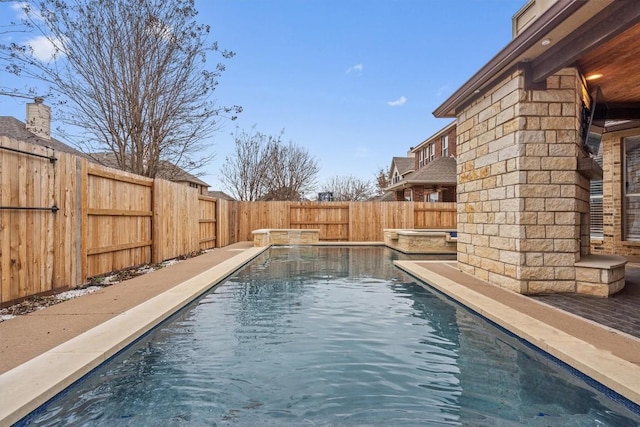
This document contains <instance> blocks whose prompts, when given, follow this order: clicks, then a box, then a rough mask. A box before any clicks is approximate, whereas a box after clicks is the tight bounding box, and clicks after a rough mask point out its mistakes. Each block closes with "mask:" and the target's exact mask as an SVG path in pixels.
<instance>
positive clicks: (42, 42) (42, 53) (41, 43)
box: [27, 36, 60, 61]
mask: <svg viewBox="0 0 640 427" xmlns="http://www.w3.org/2000/svg"><path fill="white" fill-rule="evenodd" d="M27 44H28V45H29V46H31V49H33V56H34V57H35V58H37V59H39V60H40V61H50V60H52V59H55V57H56V56H57V55H58V54H59V53H60V52H59V51H58V50H57V49H56V47H55V46H54V45H53V43H52V42H51V40H49V39H48V38H46V37H45V36H38V37H34V38H32V39H29V40H27Z"/></svg>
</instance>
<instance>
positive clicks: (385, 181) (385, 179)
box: [375, 167, 391, 196]
mask: <svg viewBox="0 0 640 427" xmlns="http://www.w3.org/2000/svg"><path fill="white" fill-rule="evenodd" d="M375 178H376V182H375V184H376V185H375V192H376V195H377V196H382V195H383V194H384V193H385V191H386V190H385V189H386V188H387V187H388V186H390V185H391V170H390V169H386V170H385V169H384V168H382V167H380V168H378V170H377V171H376V173H375Z"/></svg>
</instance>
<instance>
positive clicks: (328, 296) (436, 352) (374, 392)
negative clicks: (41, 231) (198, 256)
mask: <svg viewBox="0 0 640 427" xmlns="http://www.w3.org/2000/svg"><path fill="white" fill-rule="evenodd" d="M399 258H405V256H403V255H401V254H399V253H397V252H394V251H392V250H390V249H387V248H382V247H368V248H363V247H299V248H272V249H270V250H268V251H267V252H265V253H264V254H262V255H261V256H259V257H258V258H257V259H256V260H254V261H253V262H252V263H251V264H249V265H247V266H246V267H244V268H243V269H242V270H240V271H239V272H238V273H237V274H235V275H233V276H232V277H230V278H229V279H228V280H226V281H225V282H223V284H222V285H220V286H218V287H216V288H215V289H214V290H213V291H211V292H210V293H208V294H207V295H205V296H204V297H202V298H201V299H200V300H198V301H196V302H194V303H193V304H192V305H190V306H188V307H187V308H186V309H185V310H183V311H181V312H180V313H178V314H177V315H176V316H174V317H173V318H171V319H170V321H168V322H166V323H165V324H163V325H162V327H160V328H158V329H156V330H154V331H153V332H152V333H150V334H148V335H147V336H146V337H145V338H143V339H141V340H140V341H138V342H137V343H136V344H135V345H133V346H132V347H130V348H129V349H127V350H126V351H124V352H122V353H121V354H119V355H118V356H116V357H114V358H112V359H111V360H110V361H109V362H108V363H106V364H104V365H102V366H101V367H99V368H98V369H96V370H95V371H94V372H92V373H91V374H90V375H89V376H87V377H86V378H85V379H83V380H82V381H80V382H78V383H77V384H75V385H74V386H72V387H71V388H70V389H68V390H67V391H66V392H64V393H62V394H61V395H60V396H58V397H56V398H54V399H53V400H52V401H50V402H49V403H48V404H47V405H46V406H45V407H43V408H41V409H40V410H38V411H37V412H36V413H34V414H32V415H31V416H29V417H28V418H27V419H25V420H23V422H22V424H23V425H55V426H59V425H73V426H77V425H90V426H100V425H105V426H107V425H109V426H110V425H131V426H133V425H135V426H140V425H145V426H148V425H158V426H160V425H162V426H171V425H175V426H181V425H196V426H200V425H218V426H220V425H233V426H245V425H247V426H257V425H260V426H263V425H278V426H280V425H296V426H298V425H300V426H305V425H309V426H316V425H324V426H326V425H384V426H401V425H429V426H431V425H474V426H513V425H527V426H529V425H534V426H538V425H539V426H558V425H562V426H566V425H574V426H584V425H598V426H630V425H638V423H639V420H640V418H639V416H638V415H637V414H635V413H633V412H631V411H630V410H628V409H626V408H625V407H624V406H622V405H618V404H617V403H616V402H615V401H613V400H612V399H609V398H608V397H607V396H605V395H603V394H601V393H599V392H597V391H596V390H595V389H593V388H591V387H589V386H588V385H587V384H586V383H584V382H583V381H582V380H581V379H579V378H578V377H575V376H573V375H571V374H570V373H569V372H568V371H566V370H564V369H561V368H559V366H558V365H556V364H555V362H553V361H551V360H550V359H548V358H547V357H546V356H544V355H543V354H541V353H539V352H537V351H534V350H531V349H528V348H527V347H525V346H523V345H522V344H521V343H520V342H519V341H518V340H517V339H516V338H514V337H512V336H510V335H508V334H506V333H503V332H501V331H500V330H498V329H496V328H495V327H493V326H491V325H490V324H488V323H487V322H486V321H484V320H483V319H481V318H479V317H478V316H476V315H474V314H472V313H470V312H469V311H467V310H466V309H464V308H462V307H460V306H458V305H457V304H455V303H453V302H451V301H449V300H448V299H446V298H444V297H442V296H440V295H438V294H437V293H435V292H434V291H431V290H429V289H426V288H425V287H423V286H421V285H420V284H419V283H418V282H417V280H416V279H415V278H413V277H411V276H408V275H407V274H405V273H403V272H402V271H400V270H398V269H396V268H395V267H393V265H392V261H393V259H399Z"/></svg>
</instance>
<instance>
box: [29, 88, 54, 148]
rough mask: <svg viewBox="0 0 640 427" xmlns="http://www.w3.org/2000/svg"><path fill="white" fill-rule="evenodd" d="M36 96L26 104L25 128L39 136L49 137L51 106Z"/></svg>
mask: <svg viewBox="0 0 640 427" xmlns="http://www.w3.org/2000/svg"><path fill="white" fill-rule="evenodd" d="M43 101H44V99H42V98H41V97H39V96H38V97H36V98H34V99H33V102H31V103H28V104H27V122H26V124H27V130H28V131H29V132H31V133H33V134H35V135H37V136H39V137H40V138H44V139H51V107H49V106H47V105H44V104H43Z"/></svg>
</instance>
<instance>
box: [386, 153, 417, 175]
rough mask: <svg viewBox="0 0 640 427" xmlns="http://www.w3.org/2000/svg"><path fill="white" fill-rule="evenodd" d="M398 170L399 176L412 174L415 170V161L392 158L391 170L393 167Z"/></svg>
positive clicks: (408, 158) (411, 158)
mask: <svg viewBox="0 0 640 427" xmlns="http://www.w3.org/2000/svg"><path fill="white" fill-rule="evenodd" d="M394 165H395V167H396V168H397V169H398V173H399V174H400V175H406V174H407V173H409V172H413V171H414V170H415V168H416V160H415V159H414V158H413V157H394V158H393V159H392V160H391V170H392V171H393V166H394Z"/></svg>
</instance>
